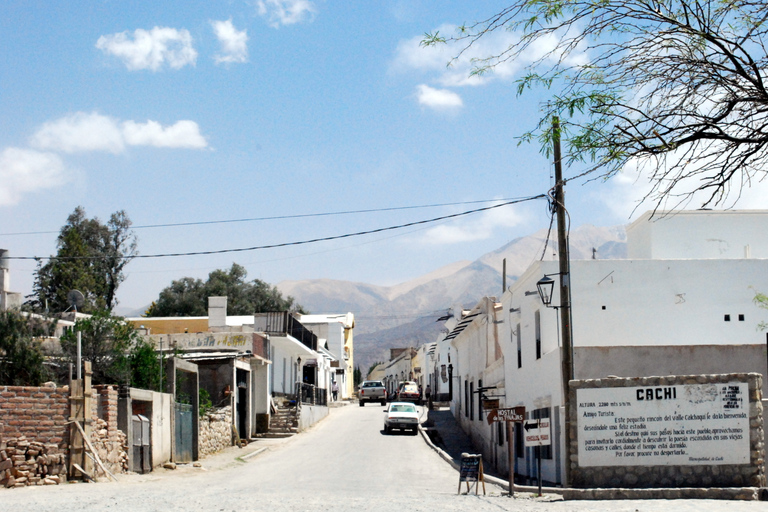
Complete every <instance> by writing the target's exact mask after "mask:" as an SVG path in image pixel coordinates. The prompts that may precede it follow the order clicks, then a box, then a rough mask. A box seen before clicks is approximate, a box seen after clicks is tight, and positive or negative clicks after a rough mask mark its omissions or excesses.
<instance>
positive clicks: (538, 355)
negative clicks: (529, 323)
mask: <svg viewBox="0 0 768 512" xmlns="http://www.w3.org/2000/svg"><path fill="white" fill-rule="evenodd" d="M535 321H536V359H541V312H539V311H537V312H536V315H535Z"/></svg>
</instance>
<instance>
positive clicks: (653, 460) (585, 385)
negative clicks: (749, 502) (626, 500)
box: [569, 373, 766, 489]
mask: <svg viewBox="0 0 768 512" xmlns="http://www.w3.org/2000/svg"><path fill="white" fill-rule="evenodd" d="M569 387H570V394H569V400H570V414H571V444H570V447H569V448H570V450H569V455H570V468H571V475H570V479H571V485H572V486H573V487H576V488H598V487H613V488H618V487H621V488H636V489H639V488H673V487H693V488H696V487H699V488H701V487H747V486H750V487H764V486H765V485H766V475H765V469H764V461H765V444H764V432H763V425H764V423H763V405H762V402H761V399H762V376H761V375H760V374H757V373H749V374H745V373H732V374H712V375H692V376H691V375H689V376H668V377H643V378H608V379H594V380H578V381H571V382H570V386H569Z"/></svg>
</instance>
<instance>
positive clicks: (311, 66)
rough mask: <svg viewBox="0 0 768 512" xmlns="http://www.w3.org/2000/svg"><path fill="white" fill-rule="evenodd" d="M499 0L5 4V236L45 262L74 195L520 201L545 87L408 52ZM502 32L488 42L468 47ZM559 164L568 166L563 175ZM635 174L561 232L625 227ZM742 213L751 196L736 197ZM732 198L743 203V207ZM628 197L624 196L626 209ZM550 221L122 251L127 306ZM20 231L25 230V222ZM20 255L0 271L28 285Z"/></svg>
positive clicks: (297, 207) (372, 263) (157, 207)
mask: <svg viewBox="0 0 768 512" xmlns="http://www.w3.org/2000/svg"><path fill="white" fill-rule="evenodd" d="M504 5H505V3H504V2H494V1H476V2H466V1H442V2H421V1H367V2H328V1H322V0H262V1H253V0H249V1H240V0H231V1H210V0H208V1H192V0H190V1H185V2H150V1H142V0H136V1H130V2H128V1H107V0H102V1H98V2H96V1H89V2H79V1H71V2H57V3H53V4H52V3H50V2H34V1H24V2H22V1H13V0H12V1H7V2H3V4H2V6H0V51H2V55H3V62H4V64H3V65H2V66H0V116H1V118H2V119H3V121H4V122H3V123H1V124H0V220H1V222H0V247H2V248H5V249H8V250H9V251H10V255H11V256H12V257H18V256H49V255H51V254H54V253H55V242H56V234H57V233H58V230H59V229H60V227H61V226H62V225H63V224H64V222H65V220H66V217H67V216H68V215H69V214H70V213H71V212H72V211H73V210H74V208H75V207H76V206H78V205H82V206H83V207H84V208H85V210H86V213H87V214H88V215H89V216H97V217H99V218H100V219H101V220H103V221H106V220H107V219H108V218H109V215H110V214H111V213H112V212H114V211H117V210H121V209H124V210H126V212H127V213H128V216H129V217H130V218H131V220H132V221H133V223H134V225H135V226H137V227H140V226H147V225H154V224H170V223H188V222H208V221H218V220H230V219H252V218H262V217H276V216H279V217H286V216H293V215H305V214H313V213H326V212H340V211H352V210H367V209H387V208H393V207H406V206H422V205H434V204H444V203H465V202H472V201H481V200H492V199H502V198H518V197H529V196H534V195H538V194H542V193H545V192H546V191H547V190H548V189H549V187H550V186H551V178H550V174H551V172H552V171H551V165H550V163H549V162H548V161H547V160H546V159H545V158H544V157H543V156H542V155H541V154H540V153H539V151H538V147H536V146H535V145H526V146H518V145H517V141H516V140H515V137H516V136H517V135H520V134H521V133H522V132H523V131H525V130H526V129H529V128H532V127H533V126H534V123H535V121H536V119H537V115H538V104H539V102H540V101H541V100H542V98H543V96H537V95H536V94H531V95H527V96H524V97H522V98H519V97H517V96H516V94H515V91H516V89H515V86H514V80H515V78H516V77H518V76H519V73H520V70H521V68H522V66H523V65H524V64H525V62H516V63H510V64H508V65H506V66H504V67H503V68H499V69H497V71H496V72H495V73H493V74H491V75H489V76H486V77H483V78H482V79H469V78H468V73H469V64H468V61H467V59H464V60H462V61H459V62H457V63H456V65H454V66H453V67H451V68H447V67H446V65H445V64H446V62H447V61H448V59H449V58H450V57H452V56H453V55H455V54H456V51H457V49H456V48H453V47H441V48H437V49H434V48H428V49H425V48H420V47H419V44H418V43H419V41H420V40H421V39H422V37H423V34H424V33H425V32H428V31H433V30H436V29H440V30H441V31H442V32H443V33H446V32H448V33H450V32H451V31H452V30H453V27H455V26H456V25H457V24H461V23H465V22H466V23H469V22H472V21H475V20H478V19H483V18H485V17H487V16H488V15H490V14H492V13H494V12H496V11H497V10H498V9H500V8H502V7H503V6H504ZM511 37H514V35H513V34H509V33H499V34H494V35H493V36H492V37H489V38H487V39H486V40H483V42H482V44H481V45H479V46H478V47H477V48H476V49H475V50H473V51H474V52H476V53H474V54H470V55H468V56H467V57H471V56H472V55H482V54H483V53H484V52H485V53H487V52H490V51H493V50H494V49H497V48H502V47H503V46H504V45H505V44H506V43H507V42H508V41H510V39H509V38H511ZM577 171H578V170H577V169H568V170H567V171H566V175H575V174H577ZM641 191H642V187H640V186H638V185H637V183H636V182H634V181H633V180H632V179H631V178H626V177H620V178H619V179H615V180H611V181H609V182H608V183H602V182H589V183H584V182H582V183H572V184H570V185H569V188H568V191H567V205H568V208H569V211H570V214H571V218H572V222H573V225H574V226H578V225H581V224H594V225H615V224H620V223H626V222H628V221H629V220H630V214H631V211H632V208H633V207H634V205H635V201H636V200H637V198H638V197H640V195H641V194H640V192H641ZM753 203H754V202H753ZM489 204H490V203H482V204H464V205H459V204H455V205H453V206H442V207H435V208H419V209H406V210H394V211H392V210H390V211H382V212H374V213H358V214H354V215H334V216H318V217H301V218H293V219H280V220H268V221H267V220H264V221H250V222H237V223H225V224H205V225H197V226H187V227H166V228H137V229H136V233H137V235H138V237H139V251H140V253H141V254H145V255H150V254H160V253H168V252H173V253H187V252H199V251H212V250H213V251H215V250H220V249H234V248H242V247H252V246H260V245H268V244H280V243H285V242H292V241H301V240H307V239H313V238H318V237H330V236H337V235H343V234H346V233H354V232H358V231H366V230H373V229H377V228H382V227H387V226H394V225H399V224H404V223H409V222H415V221H420V220H424V219H429V218H433V217H439V216H443V215H450V214H453V213H458V212H462V211H465V210H470V209H474V208H477V207H482V206H487V205H489ZM745 204H746V205H747V206H749V203H748V202H745ZM642 210H644V208H641V211H642ZM547 225H548V214H547V208H546V203H545V202H543V201H541V200H539V201H534V202H529V203H524V204H521V205H516V206H506V207H504V208H499V209H496V210H492V211H490V212H484V213H478V214H474V215H469V216H465V217H461V218H459V219H454V220H448V221H443V222H440V223H435V224H428V225H423V226H419V227H415V228H409V229H403V230H396V231H387V232H384V233H380V234H374V235H366V236H362V237H355V238H346V239H342V240H337V241H333V242H322V243H317V244H311V245H300V246H293V247H287V248H281V249H270V250H260V251H250V252H242V253H234V254H223V255H216V256H189V257H180V258H158V259H143V260H134V261H133V262H131V263H130V265H129V266H128V268H127V280H126V281H125V282H124V283H123V285H122V286H121V288H120V290H119V292H118V297H119V299H120V306H123V307H127V308H137V307H142V306H144V305H146V304H148V303H149V302H150V301H152V300H153V299H155V298H156V297H157V295H158V293H159V292H160V290H161V289H162V288H163V287H165V286H167V285H168V284H170V282H171V281H172V280H173V279H179V278H181V277H184V276H193V277H201V278H204V277H205V276H206V275H207V274H208V272H210V271H211V270H213V269H216V268H228V267H229V266H230V265H231V264H232V262H233V261H234V262H237V263H240V264H242V265H244V266H245V267H246V268H247V269H248V272H249V277H250V278H260V279H263V280H266V281H267V282H270V283H272V284H276V283H278V282H280V281H282V280H286V279H310V278H332V279H343V280H350V281H362V282H368V283H374V284H396V283H399V282H402V281H405V280H408V279H411V278H413V277H417V276H419V275H422V274H424V273H427V272H430V271H432V270H435V269H437V268H439V267H441V266H443V265H446V264H448V263H451V262H454V261H457V260H463V259H470V260H471V259H475V258H477V257H479V256H481V255H482V254H484V253H485V252H487V251H490V250H493V249H496V248H498V247H500V246H501V245H503V244H505V243H507V242H509V241H510V240H512V239H514V238H516V237H518V236H523V235H526V234H529V233H531V232H533V231H536V230H538V229H541V228H544V227H546V226H547ZM23 233H35V234H23ZM34 268H35V264H34V262H32V261H25V260H12V261H11V272H12V273H11V287H12V289H13V290H15V291H19V292H22V293H24V294H28V293H30V292H31V288H32V282H33V271H34Z"/></svg>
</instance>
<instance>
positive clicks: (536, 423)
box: [523, 420, 539, 432]
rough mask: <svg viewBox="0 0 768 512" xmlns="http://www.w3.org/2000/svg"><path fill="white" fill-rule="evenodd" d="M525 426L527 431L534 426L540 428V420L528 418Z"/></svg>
mask: <svg viewBox="0 0 768 512" xmlns="http://www.w3.org/2000/svg"><path fill="white" fill-rule="evenodd" d="M523 428H524V429H525V431H526V432H528V431H529V430H531V429H532V428H534V429H536V430H538V429H539V420H528V421H526V422H525V423H524V424H523Z"/></svg>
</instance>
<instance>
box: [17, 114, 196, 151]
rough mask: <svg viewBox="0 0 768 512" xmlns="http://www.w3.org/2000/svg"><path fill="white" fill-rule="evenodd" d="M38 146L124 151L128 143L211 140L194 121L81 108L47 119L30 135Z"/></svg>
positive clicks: (175, 144) (178, 144)
mask: <svg viewBox="0 0 768 512" xmlns="http://www.w3.org/2000/svg"><path fill="white" fill-rule="evenodd" d="M30 144H31V145H32V146H33V147H35V148H38V149H46V150H53V151H61V152H64V153H77V152H86V151H108V152H111V153H115V154H117V153H122V152H123V151H125V146H126V145H128V146H154V147H159V148H184V149H201V148H205V147H207V146H208V142H207V141H206V140H205V137H203V136H202V135H201V134H200V128H199V126H198V125H197V123H195V122H194V121H188V120H182V121H177V122H176V123H175V124H173V125H170V126H167V127H163V126H162V125H161V124H160V123H158V122H157V121H151V120H149V121H147V122H145V123H137V122H136V121H124V122H120V121H118V120H117V119H114V118H111V117H107V116H104V115H101V114H98V113H96V112H92V113H85V112H77V113H75V114H73V115H71V116H67V117H63V118H61V119H58V120H56V121H51V122H48V123H45V124H44V125H43V126H42V127H41V128H40V129H39V130H38V131H37V132H36V133H35V134H34V135H33V136H32V137H31V139H30Z"/></svg>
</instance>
